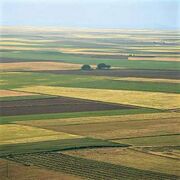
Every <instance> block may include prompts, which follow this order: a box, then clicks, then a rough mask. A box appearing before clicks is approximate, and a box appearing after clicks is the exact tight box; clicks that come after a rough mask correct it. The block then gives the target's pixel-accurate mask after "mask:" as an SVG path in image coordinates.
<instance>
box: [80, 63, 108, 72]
mask: <svg viewBox="0 0 180 180" xmlns="http://www.w3.org/2000/svg"><path fill="white" fill-rule="evenodd" d="M110 68H111V66H110V65H107V64H105V63H100V64H98V65H97V67H96V69H99V70H107V69H110ZM81 69H82V70H92V69H93V68H92V67H91V66H90V65H89V64H84V65H83V66H82V67H81Z"/></svg>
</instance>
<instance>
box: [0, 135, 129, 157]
mask: <svg viewBox="0 0 180 180" xmlns="http://www.w3.org/2000/svg"><path fill="white" fill-rule="evenodd" d="M127 146H128V145H125V144H118V143H113V142H110V141H106V140H101V139H93V138H79V139H66V140H54V141H43V142H34V143H21V144H11V145H0V157H3V156H7V155H12V154H23V153H34V152H47V151H60V150H70V149H81V148H93V147H127Z"/></svg>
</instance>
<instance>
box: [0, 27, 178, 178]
mask: <svg viewBox="0 0 180 180" xmlns="http://www.w3.org/2000/svg"><path fill="white" fill-rule="evenodd" d="M2 29H3V32H2V36H1V40H0V47H1V50H0V52H1V56H0V115H1V117H0V158H1V161H3V163H7V164H6V165H5V166H3V169H2V170H1V164H0V177H4V178H6V179H7V180H9V179H13V177H14V180H19V179H28V178H29V179H39V178H40V175H39V171H42V172H47V173H48V174H56V173H57V174H58V173H59V174H61V175H60V179H61V178H63V177H65V180H66V175H67V180H69V179H70V180H71V179H72V180H73V179H76V180H77V179H81V178H82V179H94V180H96V179H125V180H132V179H133V180H136V179H142V180H146V179H149V180H150V179H155V180H156V179H157V180H158V179H159V180H160V179H169V180H172V179H174V180H175V179H178V178H179V177H180V173H179V171H178V169H179V168H180V167H179V161H180V151H179V149H180V144H179V136H180V129H179V127H180V120H179V117H180V113H179V108H180V107H179V102H180V99H179V98H180V96H179V93H180V83H179V82H180V76H179V68H180V60H179V59H180V55H179V49H180V46H179V44H178V43H179V39H178V38H177V36H178V35H177V34H178V31H165V30H159V31H155V30H133V29H132V30H127V31H126V30H122V29H116V30H113V29H104V30H103V29H101V30H99V29H70V28H65V29H64V28H47V29H42V28H33V27H32V28H27V27H21V28H18V29H17V28H15V27H3V28H2ZM99 63H105V64H107V65H110V69H103V70H100V69H98V68H96V67H97V65H98V64H99ZM84 64H87V65H91V68H92V69H91V70H82V69H81V66H82V65H84ZM0 163H1V162H0ZM8 163H9V164H13V165H9V166H8ZM16 163H17V164H16ZM20 166H21V168H22V169H23V174H21V176H20V175H19V173H17V167H20ZM25 169H26V170H25ZM37 169H38V170H37ZM30 170H32V171H33V173H32V174H34V176H33V177H32V174H31V173H30V172H31V171H30ZM35 171H36V172H38V173H34V172H35ZM25 172H26V174H25ZM45 176H46V173H45V174H44V176H42V177H45ZM15 177H20V178H15ZM47 177H48V176H47ZM53 177H54V176H52V179H53ZM6 179H3V180H6ZM45 179H46V178H45ZM49 179H51V178H49Z"/></svg>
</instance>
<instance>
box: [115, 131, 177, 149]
mask: <svg viewBox="0 0 180 180" xmlns="http://www.w3.org/2000/svg"><path fill="white" fill-rule="evenodd" d="M113 142H120V143H127V144H130V145H135V146H156V147H157V146H180V134H177V135H168V134H167V135H164V136H156V137H137V138H132V139H131V138H128V139H121V140H114V141H113Z"/></svg>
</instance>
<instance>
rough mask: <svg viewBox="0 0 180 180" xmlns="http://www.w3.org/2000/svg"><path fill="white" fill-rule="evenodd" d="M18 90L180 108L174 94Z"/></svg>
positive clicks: (65, 89) (39, 89)
mask: <svg viewBox="0 0 180 180" xmlns="http://www.w3.org/2000/svg"><path fill="white" fill-rule="evenodd" d="M19 90H22V91H26V92H34V93H44V94H49V95H57V96H67V97H75V98H82V99H89V100H97V101H104V102H110V103H119V104H128V105H135V106H141V107H149V108H157V109H176V108H179V107H180V95H179V94H175V93H160V92H143V91H128V90H107V89H89V88H68V87H52V86H31V87H25V88H20V89H19Z"/></svg>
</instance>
